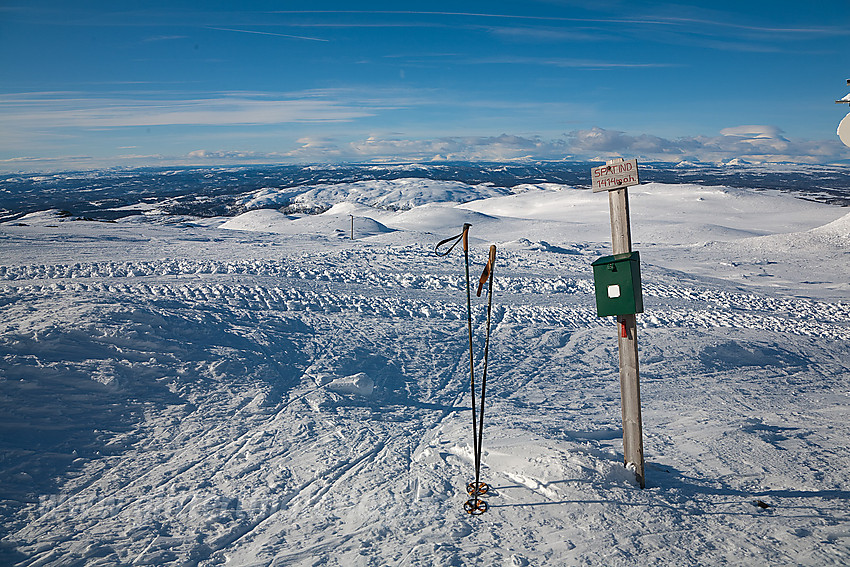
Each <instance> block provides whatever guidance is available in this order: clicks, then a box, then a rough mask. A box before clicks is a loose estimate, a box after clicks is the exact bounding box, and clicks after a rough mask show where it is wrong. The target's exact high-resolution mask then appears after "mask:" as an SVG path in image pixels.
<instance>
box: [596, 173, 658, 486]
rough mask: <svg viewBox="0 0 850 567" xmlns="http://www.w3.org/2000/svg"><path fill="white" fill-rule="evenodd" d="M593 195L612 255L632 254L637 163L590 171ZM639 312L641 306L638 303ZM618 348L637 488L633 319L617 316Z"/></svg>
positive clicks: (627, 457) (627, 449) (639, 446)
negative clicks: (602, 212)
mask: <svg viewBox="0 0 850 567" xmlns="http://www.w3.org/2000/svg"><path fill="white" fill-rule="evenodd" d="M591 179H592V181H593V192H594V193H597V192H600V191H608V205H609V208H610V210H611V242H612V245H613V252H614V256H615V257H616V256H617V255H618V254H628V253H631V252H632V236H631V224H630V221H629V194H628V187H630V186H632V185H637V184H638V183H639V181H638V168H637V160H636V159H632V160H623V159H616V160H612V161H608V162H607V163H606V164H605V165H603V166H599V167H594V168H593V169H591ZM641 310H642V304H641ZM617 322H618V325H617V330H618V333H617V336H618V337H619V338H618V344H619V348H620V399H621V403H622V411H623V459H624V461H625V465H626V467H628V468H633V469H634V471H635V476H636V477H637V481H638V483H639V484H640V487H641V488H644V486H645V481H646V479H645V476H644V461H643V420H642V418H641V406H640V371H639V367H638V350H637V318H636V316H635V314H634V313H629V314H623V315H617Z"/></svg>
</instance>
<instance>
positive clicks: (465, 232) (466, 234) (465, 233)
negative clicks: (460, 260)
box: [434, 222, 472, 256]
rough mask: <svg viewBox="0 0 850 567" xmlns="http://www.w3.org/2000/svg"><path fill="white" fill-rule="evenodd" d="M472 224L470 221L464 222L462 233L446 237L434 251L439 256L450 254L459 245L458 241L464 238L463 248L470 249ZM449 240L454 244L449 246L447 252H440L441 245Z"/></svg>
mask: <svg viewBox="0 0 850 567" xmlns="http://www.w3.org/2000/svg"><path fill="white" fill-rule="evenodd" d="M470 226H472V225H471V224H469V223H468V222H466V223H463V230H462V231H461V233H460V234H458V235H456V236H451V237H449V238H446V239H445V240H441V241H440V242H438V243H437V245H436V246H435V247H434V253H435V254H436V255H437V256H448V255H449V254H450V253H451V251H452V250H454V247H455V246H457V243H458V242H460V241H461V240H463V249H464V250H468V249H469V227H470ZM449 242H451V243H452V245H451V246H449V249H448V250H446V251H445V252H440V246H443V245H445V244H448V243H449Z"/></svg>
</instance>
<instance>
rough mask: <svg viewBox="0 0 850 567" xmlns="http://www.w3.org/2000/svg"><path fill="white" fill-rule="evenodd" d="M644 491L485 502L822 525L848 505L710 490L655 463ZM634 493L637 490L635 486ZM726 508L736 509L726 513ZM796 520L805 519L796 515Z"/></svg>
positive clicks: (809, 493)
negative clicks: (781, 517)
mask: <svg viewBox="0 0 850 567" xmlns="http://www.w3.org/2000/svg"><path fill="white" fill-rule="evenodd" d="M646 473H647V479H646V489H645V491H646V492H645V493H646V494H650V495H656V496H657V498H652V497H651V498H650V499H649V501H647V499H646V498H642V499H641V501H631V500H628V493H622V492H620V493H618V494H619V495H620V499H598V500H589V499H573V500H569V499H565V500H545V501H540V502H528V503H515V504H514V503H511V504H499V503H498V502H497V501H494V502H492V503H491V502H488V504H490V508H521V507H535V506H558V505H574V504H607V505H612V506H626V507H638V508H666V509H669V510H673V511H676V512H678V513H681V514H684V515H693V516H697V515H713V516H752V517H758V516H762V515H764V514H772V513H773V512H774V510H789V509H794V510H807V509H810V510H816V511H817V512H816V513H815V512H813V513H812V515H811V518H815V519H824V514H823V513H824V512H825V511H829V510H834V511H835V512H836V514H837V516H838V517H836V518H835V519H836V521H846V520H847V510H846V506H844V505H843V504H844V503H845V502H847V500H848V499H850V491H847V490H759V491H752V492H751V491H743V490H739V489H736V488H732V487H730V486H728V485H726V484H723V483H722V481H716V480H715V481H711V482H713V484H715V485H717V484H718V483H719V484H720V485H719V486H708V485H707V482H710V481H707V480H705V479H699V478H695V477H691V476H688V475H686V474H684V473H683V472H682V471H679V470H677V469H675V468H674V467H670V466H667V465H659V464H654V463H646ZM553 484H571V485H575V484H586V485H589V486H590V485H592V481H590V480H587V479H562V480H554V481H549V482H547V485H553ZM634 488H635V490H638V491H639V489H638V488H637V485H636V484H635V486H634ZM511 489H525V490H530V489H529V488H528V487H527V486H525V485H522V484H511V485H501V486H500V485H495V486H492V487H491V490H492V491H493V494H494V495H496V496H497V495H498V491H499V490H503V491H506V490H511ZM717 496H720V497H728V498H730V499H732V501H731V502H730V501H723V502H715V501H711V500H706V499H705V498H707V497H717ZM807 498H810V499H816V500H817V501H815V502H812V503H811V504H806V503H805V502H804V503H802V504H801V503H794V504H788V503H786V502H785V500H787V499H807ZM824 500H827V501H828V500H835V501H837V503H839V505H838V506H836V507H835V508H828V507H825V506H824V505H823V501H824ZM730 505H735V506H736V507H734V508H730ZM793 517H794V518H797V519H799V518H805V517H809V516H803V515H799V514H795V515H794V516H793Z"/></svg>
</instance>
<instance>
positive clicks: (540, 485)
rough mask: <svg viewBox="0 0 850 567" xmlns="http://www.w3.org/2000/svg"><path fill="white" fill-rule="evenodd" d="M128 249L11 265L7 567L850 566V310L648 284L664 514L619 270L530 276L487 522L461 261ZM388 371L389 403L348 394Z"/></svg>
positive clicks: (505, 345)
mask: <svg viewBox="0 0 850 567" xmlns="http://www.w3.org/2000/svg"><path fill="white" fill-rule="evenodd" d="M110 230H111V228H110V227H108V226H106V227H101V226H99V225H96V224H93V225H92V228H91V231H92V239H91V242H92V244H89V246H91V247H96V246H98V245H97V244H96V241H97V239H96V238H95V237H96V236H97V234H98V233H100V232H102V233H104V234H107V235H109V234H112V233H111V232H110ZM175 230H179V229H177V228H175ZM193 230H195V231H197V232H203V231H204V230H210V231H213V230H214V229H193ZM158 234H160V233H158ZM183 237H185V235H184V236H183ZM122 238H124V237H121V236H116V237H115V238H114V240H112V241H108V243H107V244H106V245H102V246H105V247H106V248H98V249H97V250H100V252H98V253H99V254H101V255H103V256H107V257H110V258H113V259H107V260H104V261H89V262H74V263H50V262H39V261H37V260H35V261H34V260H30V259H28V258H27V259H24V258H23V257H22V258H21V261H19V262H17V263H14V262H11V261H8V260H7V261H5V262H4V263H5V265H2V266H0V309H2V310H3V314H4V316H3V319H2V321H3V322H2V325H3V327H2V329H3V332H2V335H0V349H2V358H0V370H2V377H3V381H2V382H0V383H2V384H3V386H4V388H3V393H2V398H0V405H2V408H3V410H4V412H3V414H2V415H3V417H2V418H0V419H2V423H0V426H1V427H2V431H3V435H4V436H6V437H5V438H6V441H4V443H5V444H4V445H3V449H4V452H3V454H4V461H3V466H2V467H0V485H2V486H3V487H4V488H3V494H2V510H3V515H2V521H3V524H2V526H3V532H4V535H5V537H4V542H9V544H14V545H15V549H11V548H9V547H8V545H7V547H6V548H4V553H5V555H0V559H2V560H3V561H5V562H6V563H10V564H17V565H21V566H27V567H32V566H36V565H114V564H125V565H164V564H182V565H219V564H225V563H229V564H236V565H287V566H289V565H305V566H306V565H346V566H348V565H399V566H402V565H404V566H417V565H422V566H424V565H466V564H482V565H510V566H520V565H636V564H660V565H697V564H699V565H715V564H730V565H777V564H788V565H791V564H794V565H828V564H831V565H839V564H846V563H848V562H850V536H848V534H850V531H848V528H850V512H848V511H847V510H846V506H844V503H846V501H847V499H848V498H850V488H848V483H847V480H846V470H847V469H848V468H850V455H848V454H847V451H846V441H847V439H848V435H849V434H850V426H848V425H847V423H848V420H847V419H846V418H847V417H848V416H847V412H848V409H847V408H848V407H850V361H848V358H847V347H846V342H847V341H848V339H850V324H849V323H848V321H850V303H847V302H846V301H844V302H841V301H832V302H831V301H820V300H814V299H810V298H806V297H790V296H781V295H778V294H769V293H765V292H764V291H763V290H757V289H749V288H745V287H743V286H737V285H736V286H732V285H724V284H723V283H722V282H717V281H714V280H705V281H700V280H698V279H697V278H691V280H689V282H688V283H684V282H683V280H682V279H681V277H680V274H679V273H678V272H673V271H668V270H666V269H665V268H663V267H662V266H654V265H651V264H645V265H644V294H645V301H646V304H647V311H646V313H644V314H643V315H641V316H639V319H638V320H639V324H640V325H641V329H640V334H639V340H640V345H641V373H642V380H643V391H642V394H643V407H644V427H645V445H646V451H647V480H648V485H647V488H646V490H643V491H641V490H638V489H637V488H636V486H635V483H634V479H633V477H632V476H631V474H630V473H629V472H628V471H627V470H626V469H625V468H624V467H623V466H622V462H621V451H622V442H621V441H620V439H621V431H620V409H619V384H618V375H617V367H616V346H615V345H616V341H615V333H616V328H615V325H614V324H613V323H612V321H611V320H610V319H599V318H597V317H596V314H595V308H594V305H593V298H592V291H593V286H592V280H591V276H590V262H591V261H592V260H593V259H594V257H593V256H590V255H587V254H557V253H550V252H547V251H545V250H516V251H514V250H503V251H500V255H499V259H498V262H497V268H496V274H497V276H496V277H497V279H496V286H495V290H496V301H495V303H496V309H495V313H494V322H493V338H492V343H491V361H490V362H491V366H490V370H489V373H490V374H489V376H490V378H489V380H488V387H489V389H488V409H487V414H486V426H485V441H484V449H485V453H484V459H483V461H484V462H483V475H484V480H486V481H487V482H488V483H490V485H491V486H492V487H493V489H492V493H491V494H490V495H488V496H487V498H486V499H487V501H488V503H489V504H490V511H489V512H488V513H487V514H485V515H484V516H481V517H480V518H471V517H469V516H466V515H465V514H464V513H463V511H462V503H463V501H464V500H465V499H466V496H465V494H464V493H463V487H465V485H466V483H467V482H468V481H469V480H470V479H471V475H472V450H471V443H470V440H469V437H470V431H469V429H470V428H469V424H468V421H469V405H468V387H469V386H468V370H469V360H468V345H467V344H466V320H465V317H466V307H465V305H464V303H465V298H464V297H463V294H464V287H463V280H462V275H460V274H461V272H460V267H461V266H462V264H461V263H460V261H459V256H458V255H455V256H452V257H449V258H446V259H438V258H435V257H434V256H433V255H432V254H431V249H430V248H429V246H432V245H433V244H434V243H433V242H430V241H429V242H426V243H425V244H424V245H423V244H399V245H392V246H388V245H386V244H384V243H382V242H380V241H375V242H370V241H368V240H364V241H358V242H354V243H345V242H342V243H341V242H324V243H322V244H321V245H317V244H315V243H313V242H307V241H294V242H293V243H292V246H291V248H288V249H287V250H286V251H283V252H282V251H280V250H278V249H275V250H269V249H267V248H263V249H257V248H254V247H253V244H254V242H253V241H252V240H251V239H250V238H247V237H246V238H245V240H244V241H225V242H222V243H220V245H221V250H222V255H223V256H227V257H228V258H234V257H239V258H247V259H238V260H236V259H225V260H216V259H202V260H198V259H195V258H190V257H174V258H164V259H162V258H161V259H151V260H136V259H130V260H126V261H125V260H122V261H117V260H114V258H120V257H121V255H122V254H121V252H120V251H121V250H122V249H123V248H122V247H123V246H126V245H127V243H128V241H126V240H122ZM35 240H36V241H37V240H38V239H37V238H35ZM434 240H436V239H434ZM199 241H205V240H204V239H202V238H201V239H199ZM49 242H50V239H49V238H48V237H45V243H49ZM137 245H138V246H140V247H141V248H143V249H144V250H149V251H150V253H149V255H155V254H156V253H157V251H156V243H155V242H149V243H145V242H141V243H137ZM189 250H191V248H190V249H189ZM475 252H476V253H477V252H478V251H475ZM134 254H137V255H141V252H139V251H138V250H136V251H134ZM34 255H36V256H37V253H36V254H34ZM479 255H480V254H479ZM187 256H188V255H187ZM268 256H274V257H273V258H270V257H268ZM474 270H475V271H480V266H475V267H474ZM476 275H477V274H476ZM694 282H696V283H694ZM484 316H485V309H484V302H483V301H482V300H478V301H477V303H476V305H475V307H474V317H475V329H476V333H477V336H476V341H479V343H483V332H482V331H483V320H484ZM477 346H481V345H480V344H478V345H477ZM478 365H479V366H478V370H479V372H480V360H479V361H478ZM359 372H364V373H366V374H367V375H368V376H369V378H370V379H372V380H373V381H374V384H375V390H374V393H373V394H372V395H369V396H363V395H358V394H342V393H339V392H336V391H333V390H332V389H330V388H329V387H328V385H329V384H332V383H333V380H334V379H336V378H343V377H346V376H352V375H354V374H357V373H359ZM56 396H58V397H60V398H61V400H62V404H58V405H57V404H55V403H54V399H55V397H56ZM27 432H29V433H27ZM33 432H35V433H33ZM9 433H13V434H17V435H20V436H21V437H20V439H17V438H14V437H8V435H9ZM36 441H37V442H38V443H36V445H34V443H35V442H36ZM39 443H40V445H39ZM756 500H761V501H763V502H766V503H768V504H769V507H768V508H764V509H762V508H760V507H758V506H756V505H754V504H753V502H754V501H756Z"/></svg>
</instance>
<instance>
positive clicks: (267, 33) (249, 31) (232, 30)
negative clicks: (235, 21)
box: [207, 26, 330, 41]
mask: <svg viewBox="0 0 850 567" xmlns="http://www.w3.org/2000/svg"><path fill="white" fill-rule="evenodd" d="M207 29H210V30H217V31H226V32H235V33H248V34H256V35H270V36H274V37H285V38H287V39H303V40H306V41H330V40H327V39H322V38H320V37H307V36H302V35H290V34H285V33H274V32H264V31H256V30H240V29H234V28H218V27H212V26H207Z"/></svg>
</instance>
